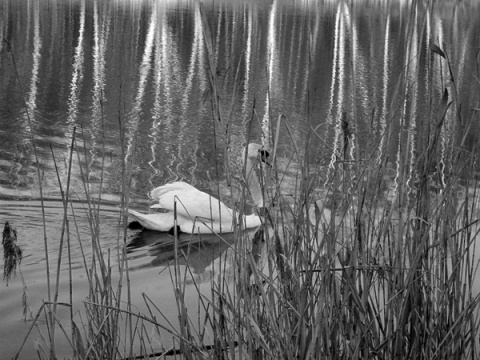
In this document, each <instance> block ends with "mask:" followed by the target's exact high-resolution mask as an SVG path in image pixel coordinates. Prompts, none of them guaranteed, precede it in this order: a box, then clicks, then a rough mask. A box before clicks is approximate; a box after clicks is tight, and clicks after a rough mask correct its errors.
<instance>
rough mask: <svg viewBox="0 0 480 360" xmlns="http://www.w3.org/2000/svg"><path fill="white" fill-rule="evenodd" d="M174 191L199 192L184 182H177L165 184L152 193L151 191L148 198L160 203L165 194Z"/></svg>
mask: <svg viewBox="0 0 480 360" xmlns="http://www.w3.org/2000/svg"><path fill="white" fill-rule="evenodd" d="M173 190H178V191H190V190H197V189H196V188H195V187H193V186H192V185H190V184H188V183H186V182H184V181H175V182H172V183H169V184H165V185H162V186H159V187H157V188H155V189H153V190H152V191H150V193H149V194H148V196H149V197H150V199H152V200H155V201H159V199H160V197H161V196H162V195H163V194H165V193H168V192H169V191H173Z"/></svg>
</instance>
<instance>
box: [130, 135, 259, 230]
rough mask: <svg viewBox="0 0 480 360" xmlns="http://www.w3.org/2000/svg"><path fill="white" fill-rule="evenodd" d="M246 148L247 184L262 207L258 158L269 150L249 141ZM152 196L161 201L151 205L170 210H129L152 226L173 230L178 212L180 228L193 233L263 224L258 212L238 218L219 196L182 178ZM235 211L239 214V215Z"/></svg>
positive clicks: (151, 193) (148, 225) (245, 227)
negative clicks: (208, 192)
mask: <svg viewBox="0 0 480 360" xmlns="http://www.w3.org/2000/svg"><path fill="white" fill-rule="evenodd" d="M246 151H247V154H246V159H245V150H244V153H243V159H242V160H244V161H245V160H246V162H245V168H246V171H247V183H248V188H249V190H250V193H251V195H252V198H253V200H254V201H255V204H256V205H257V207H259V208H261V207H263V206H264V203H263V195H262V189H261V187H260V183H259V181H258V178H257V175H256V173H255V170H254V168H255V162H256V161H258V160H262V161H265V162H266V161H267V157H268V152H267V151H266V150H264V149H263V147H262V146H261V145H259V144H255V143H251V144H249V145H248V148H246ZM149 197H150V198H151V199H153V200H156V201H157V202H158V204H155V205H153V206H151V208H154V209H155V208H157V209H164V210H167V211H168V212H162V213H150V214H142V213H139V212H137V211H135V210H131V209H129V210H128V212H129V214H130V216H131V217H132V218H133V219H134V220H136V221H138V222H139V223H140V224H141V225H142V226H143V227H144V228H147V229H150V230H156V231H163V232H171V231H173V229H174V220H175V219H174V217H175V215H174V213H175V212H176V218H177V226H178V228H179V229H180V231H181V232H184V233H190V234H202V233H212V232H216V233H228V232H233V231H234V225H235V224H239V222H240V221H241V222H242V225H243V228H244V229H249V228H253V227H256V226H259V225H260V224H261V220H260V218H259V217H258V216H257V215H255V214H252V215H245V216H243V217H242V218H238V213H237V212H235V211H234V210H232V209H230V208H229V207H227V206H226V205H225V204H224V203H222V202H221V201H220V200H218V199H216V198H214V197H213V196H210V195H209V194H207V193H204V192H203V191H200V190H198V189H197V188H195V187H193V186H192V185H190V184H187V183H186V182H183V181H176V182H173V183H170V184H165V185H163V186H159V187H157V188H155V189H153V190H152V191H151V192H150V194H149ZM235 215H237V218H236V219H235Z"/></svg>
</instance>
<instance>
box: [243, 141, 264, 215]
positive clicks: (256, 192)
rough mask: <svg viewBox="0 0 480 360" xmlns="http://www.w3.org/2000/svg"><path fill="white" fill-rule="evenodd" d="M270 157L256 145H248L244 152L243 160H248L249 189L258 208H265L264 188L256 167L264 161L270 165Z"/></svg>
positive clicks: (261, 147) (246, 164) (246, 165)
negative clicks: (258, 162)
mask: <svg viewBox="0 0 480 360" xmlns="http://www.w3.org/2000/svg"><path fill="white" fill-rule="evenodd" d="M245 152H246V153H245ZM268 156H269V154H268V151H267V150H265V148H264V147H263V146H262V145H260V144H256V143H250V144H248V146H247V147H246V148H245V149H244V151H243V159H242V160H243V161H245V160H246V163H245V167H246V175H247V183H248V189H249V190H250V194H251V195H252V198H253V200H254V201H255V204H256V205H257V207H258V208H262V207H264V199H263V187H262V185H260V182H259V179H258V177H257V175H256V173H255V171H254V167H255V164H256V162H257V161H262V162H264V163H266V164H268V165H270V163H269V161H268V160H269V159H268Z"/></svg>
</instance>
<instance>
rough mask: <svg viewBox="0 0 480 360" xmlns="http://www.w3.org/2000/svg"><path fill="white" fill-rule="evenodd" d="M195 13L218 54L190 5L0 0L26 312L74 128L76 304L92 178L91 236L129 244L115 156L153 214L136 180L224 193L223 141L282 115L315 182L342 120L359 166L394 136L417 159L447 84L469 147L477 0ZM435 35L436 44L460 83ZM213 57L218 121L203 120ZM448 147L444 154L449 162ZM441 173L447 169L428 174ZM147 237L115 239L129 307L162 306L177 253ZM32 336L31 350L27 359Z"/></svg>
mask: <svg viewBox="0 0 480 360" xmlns="http://www.w3.org/2000/svg"><path fill="white" fill-rule="evenodd" d="M204 8H205V12H206V16H207V19H208V24H209V26H210V31H211V33H212V34H213V42H214V46H215V49H216V51H215V54H214V55H213V56H212V58H209V53H208V49H207V46H206V43H205V40H204V25H203V23H202V20H201V16H200V12H199V5H198V4H197V3H195V2H193V1H175V2H168V1H164V2H162V1H148V0H144V1H128V0H124V1H120V0H118V1H94V0H85V1H82V0H78V1H61V0H52V1H48V2H32V1H27V0H20V1H18V0H16V1H14V0H1V1H0V37H1V38H2V39H4V40H5V41H2V42H0V199H1V200H0V223H1V224H3V223H4V222H5V221H9V222H10V224H12V225H13V226H14V227H15V228H16V229H17V232H18V236H19V245H20V246H21V248H22V250H23V253H24V259H23V262H22V265H21V268H22V274H23V278H24V280H25V283H26V284H27V287H28V292H29V299H30V307H31V309H32V310H33V311H34V312H35V311H36V310H37V309H38V308H39V306H40V304H41V301H42V299H45V298H46V297H47V293H46V290H45V289H46V280H45V279H46V272H45V260H46V259H45V253H44V242H43V238H44V235H43V220H42V216H41V211H40V210H41V207H40V203H39V199H40V190H39V189H40V186H39V185H40V184H39V178H41V179H42V180H41V186H42V191H43V196H44V197H46V198H48V199H49V201H48V202H47V203H46V206H45V211H46V219H47V227H46V229H47V238H48V239H49V240H48V241H49V256H51V261H55V260H56V258H57V254H58V247H59V244H58V241H59V239H60V235H61V227H62V219H63V207H62V203H61V201H60V199H61V193H60V188H61V187H62V188H63V189H65V188H66V184H67V174H68V171H67V169H68V164H69V158H70V147H71V144H72V140H73V138H74V137H75V148H76V149H78V152H75V154H74V156H73V157H72V175H71V179H70V194H71V195H70V196H71V198H72V199H73V200H75V207H74V208H75V215H76V219H77V222H78V224H77V225H78V228H79V235H78V236H77V235H75V236H76V237H78V238H73V239H71V252H72V259H73V264H74V268H75V270H76V271H75V274H74V278H75V286H74V289H75V290H74V298H75V299H78V301H79V302H81V301H82V300H83V299H84V298H85V291H86V286H85V282H84V280H85V279H84V278H83V277H82V276H83V275H82V274H83V273H84V270H83V264H82V262H81V261H80V260H79V259H80V256H79V255H80V254H81V249H80V245H79V244H81V243H82V244H85V243H88V242H89V240H88V239H89V233H90V231H89V220H88V216H87V213H88V211H86V210H85V198H86V195H85V190H84V183H85V181H86V179H87V178H88V181H89V187H90V188H89V190H90V191H91V193H92V194H98V193H100V192H101V198H102V204H104V205H102V208H101V211H100V216H101V224H102V227H101V231H100V237H101V241H102V244H103V246H104V249H105V250H106V249H110V251H111V252H112V253H115V252H116V251H117V250H118V248H119V246H118V241H123V238H122V236H123V235H122V234H123V230H122V228H121V226H120V212H119V209H120V196H119V194H120V193H121V191H122V178H121V174H122V166H123V165H125V164H127V165H128V164H130V163H131V164H132V170H131V177H132V183H131V184H132V185H131V186H132V187H131V197H132V202H131V206H133V207H136V208H139V209H143V210H144V209H146V194H147V192H148V191H149V190H150V189H151V188H153V187H155V186H158V185H159V184H162V183H164V182H166V181H172V180H186V181H189V182H190V183H192V184H194V185H197V186H199V187H200V188H203V189H210V184H211V181H210V179H214V180H218V181H219V183H220V184H221V192H222V194H224V195H225V199H226V201H227V202H229V201H231V199H229V197H228V193H229V191H228V187H227V186H226V183H227V181H226V173H225V167H224V160H225V158H226V157H225V155H226V154H227V150H226V149H227V147H228V149H230V152H228V154H229V158H230V159H232V160H231V161H237V162H238V159H237V158H238V155H237V154H238V152H239V149H240V148H241V146H242V144H243V143H244V142H245V141H246V140H247V139H253V140H255V141H258V142H264V143H265V144H267V145H268V142H269V141H271V140H268V139H274V138H275V136H276V129H277V126H278V122H277V121H278V119H279V117H280V115H282V120H281V122H280V131H279V141H278V145H279V150H278V156H279V158H280V159H289V158H290V154H291V153H292V149H294V148H295V146H297V147H299V148H300V149H304V148H306V149H307V150H308V152H309V155H310V159H311V162H312V164H314V166H315V167H316V168H317V169H322V173H321V174H320V176H322V177H324V178H326V177H327V176H329V173H328V170H326V169H328V165H329V164H330V162H331V161H332V159H334V158H335V157H336V156H337V157H338V156H339V154H340V153H341V152H342V148H341V141H342V130H341V124H342V119H346V120H347V122H349V124H350V126H351V128H352V129H353V130H352V131H353V132H354V134H355V136H356V140H357V141H356V142H355V147H352V148H351V151H350V153H349V154H346V156H345V157H346V158H347V159H355V160H356V161H358V162H362V161H363V160H364V159H367V158H368V159H371V158H372V157H378V158H379V159H380V158H381V155H382V154H384V153H387V154H389V158H390V159H391V164H390V167H391V169H392V172H393V173H395V172H396V171H398V169H400V165H399V164H397V163H396V160H397V157H398V154H399V153H400V151H401V150H400V149H401V148H402V147H403V146H405V144H406V143H407V142H409V144H410V148H411V149H412V163H413V160H414V158H415V156H418V154H417V152H416V150H417V149H421V148H422V146H423V144H424V143H425V141H427V139H428V133H429V132H428V131H429V127H430V126H432V124H435V119H432V118H431V117H430V114H431V111H430V110H431V109H435V108H436V106H437V104H438V102H439V101H440V98H441V95H442V93H443V92H444V90H445V89H447V90H448V94H449V95H448V96H449V99H450V100H451V99H454V97H455V96H456V97H458V99H461V104H462V106H461V108H457V107H456V105H455V104H454V105H453V106H452V107H451V109H450V110H449V112H448V114H447V117H446V125H445V127H443V128H442V133H441V139H442V146H444V147H445V148H446V147H447V144H451V143H452V142H453V143H458V142H459V141H460V140H459V139H458V134H459V130H460V129H462V128H465V127H467V126H470V130H469V133H468V135H467V138H466V141H465V143H464V144H463V146H464V147H465V148H466V149H468V148H469V147H471V146H472V144H473V143H474V142H475V141H476V140H477V134H478V115H477V111H478V107H479V106H478V84H477V83H476V81H475V80H474V76H473V75H474V74H477V55H476V51H477V47H478V42H479V37H480V26H479V20H478V17H477V16H476V14H478V5H476V4H471V3H468V2H461V3H459V4H457V3H456V2H445V3H444V4H436V5H435V6H434V8H433V10H432V12H425V11H424V9H423V8H422V7H421V6H418V8H417V9H416V11H414V9H413V7H412V4H411V2H408V1H398V2H388V3H383V2H377V1H359V2H357V1H356V2H354V4H353V5H348V4H346V3H345V2H335V1H298V2H294V3H292V2H291V1H274V2H273V3H272V2H270V1H259V2H242V3H240V2H228V1H225V2H221V1H220V2H219V1H215V2H205V4H204ZM408 39H412V40H411V41H410V40H408ZM431 44H437V45H438V46H439V47H440V48H441V49H442V50H443V51H444V52H445V53H446V54H447V56H448V60H449V64H450V66H451V71H452V74H453V76H454V80H453V82H452V80H451V79H450V72H449V70H448V64H447V62H446V60H445V59H443V58H441V57H440V56H439V55H438V54H436V53H433V52H432V51H431V50H430V45H431ZM210 62H211V63H212V64H213V65H214V66H215V69H216V73H215V75H216V84H217V88H218V89H219V94H218V96H219V99H220V100H219V101H220V114H221V117H222V119H223V123H222V122H219V121H218V120H217V119H216V118H215V116H214V115H212V100H213V99H214V96H213V94H212V91H211V86H210V78H209V76H210V74H209V63H210ZM475 109H476V110H475ZM343 114H345V115H343ZM458 117H461V118H462V119H463V123H459V122H457V120H456V119H458ZM227 123H228V127H227V126H226V124H227ZM74 129H75V130H74ZM247 134H248V135H247ZM387 134H389V135H388V136H387ZM392 134H393V135H392ZM32 138H33V140H32ZM386 139H389V141H386ZM32 141H33V143H34V144H35V148H34V147H33V146H32ZM334 155H335V156H334ZM343 155H345V154H343ZM442 156H443V155H442V154H440V155H439V159H438V161H439V162H446V161H447V159H446V155H445V158H443V157H442ZM36 158H38V161H37V159H36ZM295 161H296V160H295ZM56 167H57V168H58V174H57V171H55V169H56ZM312 167H313V166H312ZM37 169H39V170H40V177H39V174H38V173H37ZM408 172H409V173H413V172H414V169H413V168H409V170H408ZM411 176H412V177H413V175H411ZM442 176H443V174H442V173H441V171H440V173H439V174H438V178H439V179H440V180H439V181H441V178H442ZM392 177H395V176H394V175H393V176H392ZM58 178H60V181H61V185H60V184H59V181H58ZM100 190H101V191H100ZM70 213H71V212H70ZM71 219H72V221H73V218H71ZM71 226H72V225H71ZM158 236H159V235H158V234H151V233H148V232H139V231H134V230H128V232H127V234H126V240H127V241H128V242H131V243H133V244H136V246H132V247H131V252H130V253H129V258H130V262H131V268H132V269H133V270H134V271H133V272H132V281H131V283H132V286H133V290H134V293H136V294H139V295H138V297H136V298H135V301H136V302H137V304H136V306H139V307H140V306H141V305H138V304H140V303H142V299H141V295H140V294H141V293H142V292H148V293H151V294H153V296H157V298H160V299H161V300H162V301H161V303H162V304H166V305H165V306H166V309H167V311H171V312H173V311H175V307H174V297H173V294H172V291H171V285H169V284H170V278H169V275H168V271H159V269H163V268H164V267H165V266H166V264H167V263H168V260H169V259H171V258H170V257H169V256H168V254H169V252H170V251H171V242H172V238H171V237H168V236H166V235H165V236H162V237H158ZM119 239H120V240H119ZM205 244H206V245H205V246H203V247H202V249H201V251H200V250H199V252H198V254H199V255H198V256H192V259H191V261H192V263H195V261H197V263H195V265H194V267H195V269H196V271H197V273H198V276H199V277H202V278H205V279H207V278H208V274H207V275H205V272H206V271H207V270H206V269H208V267H209V264H210V263H211V260H212V259H214V258H215V257H216V256H218V254H219V253H220V252H221V251H223V250H225V249H224V248H223V247H222V246H223V245H219V244H218V243H216V242H215V241H214V240H212V239H210V240H208V241H205ZM85 249H88V246H86V247H85ZM86 251H88V250H86ZM202 252H203V253H202ZM204 253H206V254H209V255H208V256H204V255H202V254H204ZM87 255H88V254H87ZM53 259H55V260H53ZM193 259H196V260H193ZM62 269H66V265H65V263H64V265H62ZM159 273H160V274H159ZM142 279H143V280H145V279H148V281H141V280H142ZM62 284H63V286H66V284H67V279H62ZM22 288H23V285H22V282H21V279H20V275H19V274H17V277H16V278H14V279H12V280H11V281H10V282H9V285H8V287H6V284H5V283H4V284H2V285H1V287H0V297H1V299H2V301H1V305H0V317H1V318H2V325H1V327H0V339H2V340H1V342H2V346H1V347H2V351H3V353H5V351H6V354H7V355H8V356H7V357H9V356H13V354H14V353H15V352H16V351H17V350H18V347H19V345H20V343H21V340H22V339H23V337H24V335H25V333H26V330H27V329H28V327H29V326H30V323H26V324H25V323H24V322H23V320H22V319H23V315H22V306H21V295H22ZM62 291H63V292H64V293H63V294H65V293H67V290H62ZM29 345H30V346H29V347H28V349H26V350H25V351H24V352H23V356H24V358H30V357H31V356H32V354H33V355H35V351H34V350H33V346H32V345H31V343H29ZM5 348H6V349H7V350H5Z"/></svg>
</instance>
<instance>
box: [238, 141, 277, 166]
mask: <svg viewBox="0 0 480 360" xmlns="http://www.w3.org/2000/svg"><path fill="white" fill-rule="evenodd" d="M245 151H246V152H247V156H246V158H247V159H246V160H247V162H248V161H255V160H260V161H263V162H264V163H266V164H270V162H269V159H268V157H269V156H270V154H269V153H268V151H267V150H265V148H264V147H263V146H262V145H260V144H257V143H250V144H248V146H247V147H246V148H245V150H244V153H243V159H245Z"/></svg>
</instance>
